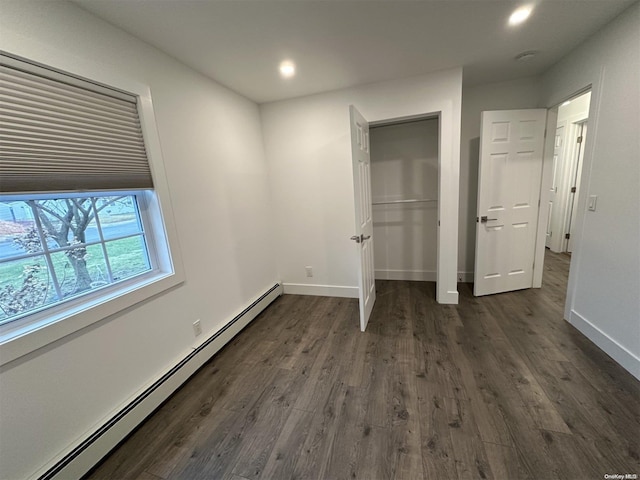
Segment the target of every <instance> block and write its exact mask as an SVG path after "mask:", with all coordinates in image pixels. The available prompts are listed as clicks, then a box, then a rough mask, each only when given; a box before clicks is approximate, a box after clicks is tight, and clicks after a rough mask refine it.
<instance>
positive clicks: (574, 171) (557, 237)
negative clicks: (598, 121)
mask: <svg viewBox="0 0 640 480" xmlns="http://www.w3.org/2000/svg"><path fill="white" fill-rule="evenodd" d="M590 103H591V92H586V93H582V94H580V95H578V96H576V97H573V98H571V99H570V100H567V101H566V102H564V103H563V104H562V105H560V106H559V107H558V121H557V125H556V130H555V138H554V151H553V167H552V168H553V172H552V184H551V189H550V195H549V205H548V208H549V218H548V223H547V235H546V241H545V245H546V247H547V248H548V249H549V250H551V251H552V252H556V253H565V252H566V253H571V252H572V251H573V248H574V242H573V239H574V238H575V232H574V227H575V220H576V216H577V214H578V211H577V208H578V201H577V200H578V195H579V193H580V186H581V183H582V182H581V180H582V164H583V159H584V151H585V145H586V142H587V133H588V119H589V106H590Z"/></svg>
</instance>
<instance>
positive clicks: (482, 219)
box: [480, 215, 498, 223]
mask: <svg viewBox="0 0 640 480" xmlns="http://www.w3.org/2000/svg"><path fill="white" fill-rule="evenodd" d="M496 220H498V219H497V218H487V216H486V215H483V216H481V217H480V221H481V222H482V223H487V222H492V221H496Z"/></svg>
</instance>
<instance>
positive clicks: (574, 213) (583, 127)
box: [567, 122, 587, 253]
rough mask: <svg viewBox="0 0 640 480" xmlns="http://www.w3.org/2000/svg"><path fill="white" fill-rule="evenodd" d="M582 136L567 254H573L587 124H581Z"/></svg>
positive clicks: (572, 189)
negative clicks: (574, 229)
mask: <svg viewBox="0 0 640 480" xmlns="http://www.w3.org/2000/svg"><path fill="white" fill-rule="evenodd" d="M579 131H580V135H579V136H578V138H577V139H576V142H577V144H578V155H577V162H575V167H574V168H575V171H573V172H571V173H572V179H573V181H572V185H571V193H570V194H569V195H570V199H571V201H570V204H571V210H570V212H569V228H568V229H567V231H568V233H569V239H568V240H567V252H569V253H571V252H573V227H574V225H575V224H576V218H577V215H578V193H579V192H580V177H581V175H580V172H581V171H582V161H583V160H584V147H585V141H586V140H587V122H584V123H582V124H580V129H579Z"/></svg>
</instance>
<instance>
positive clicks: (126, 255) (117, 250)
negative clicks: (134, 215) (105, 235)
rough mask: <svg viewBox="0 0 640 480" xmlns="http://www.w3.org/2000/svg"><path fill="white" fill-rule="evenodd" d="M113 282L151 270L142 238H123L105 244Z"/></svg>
mask: <svg viewBox="0 0 640 480" xmlns="http://www.w3.org/2000/svg"><path fill="white" fill-rule="evenodd" d="M106 247H107V255H108V256H109V263H110V264H111V271H112V272H113V279H114V281H117V280H122V279H125V278H128V277H132V276H134V275H139V274H141V273H143V272H146V271H148V270H151V266H150V264H149V255H148V254H147V245H146V243H145V241H144V238H143V237H142V236H136V237H129V238H123V239H121V240H113V241H111V242H107V243H106Z"/></svg>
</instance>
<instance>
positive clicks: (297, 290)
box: [282, 283, 358, 298]
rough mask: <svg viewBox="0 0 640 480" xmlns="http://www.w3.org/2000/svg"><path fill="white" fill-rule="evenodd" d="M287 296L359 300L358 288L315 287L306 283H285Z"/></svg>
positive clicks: (337, 286)
mask: <svg viewBox="0 0 640 480" xmlns="http://www.w3.org/2000/svg"><path fill="white" fill-rule="evenodd" d="M282 286H283V288H284V293H285V294H292V295H315V296H318V297H343V298H358V287H343V286H339V285H313V284H306V283H283V284H282Z"/></svg>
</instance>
